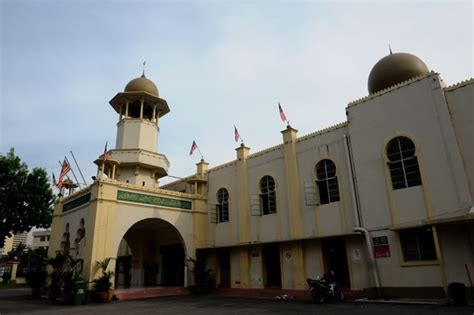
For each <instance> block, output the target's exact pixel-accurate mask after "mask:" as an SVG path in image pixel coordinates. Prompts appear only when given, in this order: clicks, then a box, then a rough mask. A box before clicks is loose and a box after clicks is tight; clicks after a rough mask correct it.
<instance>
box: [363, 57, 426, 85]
mask: <svg viewBox="0 0 474 315" xmlns="http://www.w3.org/2000/svg"><path fill="white" fill-rule="evenodd" d="M429 72H430V71H429V69H428V67H427V66H426V64H425V63H424V62H423V60H421V59H420V58H418V57H417V56H414V55H412V54H407V53H395V54H390V55H388V56H385V57H383V58H382V59H380V60H379V61H378V62H377V63H376V64H375V66H374V67H373V68H372V70H371V71H370V74H369V80H368V88H369V93H370V94H372V93H375V92H378V91H381V90H383V89H386V88H388V87H391V86H394V85H396V84H398V83H401V82H403V81H406V80H408V79H411V78H414V77H418V76H420V75H424V74H428V73H429Z"/></svg>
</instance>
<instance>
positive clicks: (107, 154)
mask: <svg viewBox="0 0 474 315" xmlns="http://www.w3.org/2000/svg"><path fill="white" fill-rule="evenodd" d="M107 143H108V141H106V142H105V148H104V154H102V163H105V161H107V159H108V158H109V153H108V152H107Z"/></svg>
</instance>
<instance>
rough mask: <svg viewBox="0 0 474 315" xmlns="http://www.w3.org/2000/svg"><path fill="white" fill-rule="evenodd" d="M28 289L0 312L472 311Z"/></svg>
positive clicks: (386, 314)
mask: <svg viewBox="0 0 474 315" xmlns="http://www.w3.org/2000/svg"><path fill="white" fill-rule="evenodd" d="M29 293H30V291H29V290H25V289H15V290H0V314H1V315H3V314H14V313H16V314H18V313H34V314H101V315H106V314H114V315H123V314H151V313H155V314H173V315H177V314H188V315H198V314H239V315H250V314H318V315H326V314H327V315H329V314H331V315H338V314H361V315H370V314H377V315H378V314H383V315H401V314H416V315H423V314H429V315H436V314H443V315H444V314H469V315H473V314H474V307H448V306H430V305H392V304H389V305H387V304H366V303H355V302H343V303H331V304H324V305H314V304H312V303H309V302H305V301H298V300H273V299H249V298H231V297H224V296H215V295H199V296H196V295H186V296H178V297H162V298H154V299H146V300H135V301H114V302H111V303H108V304H87V305H84V306H65V305H61V304H60V303H59V302H50V301H48V300H33V299H31V298H30V297H29V296H28V295H29Z"/></svg>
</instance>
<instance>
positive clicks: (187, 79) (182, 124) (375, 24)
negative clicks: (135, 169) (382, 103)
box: [0, 0, 473, 183]
mask: <svg viewBox="0 0 474 315" xmlns="http://www.w3.org/2000/svg"><path fill="white" fill-rule="evenodd" d="M0 3H1V7H0V8H1V31H0V32H1V39H0V40H1V42H0V43H1V47H0V53H1V78H0V93H1V103H0V106H1V108H0V115H1V117H0V122H1V126H0V127H1V129H0V144H1V146H0V151H1V153H2V154H5V153H6V152H7V151H8V149H9V148H10V147H14V148H15V150H16V153H17V154H18V155H19V156H20V157H21V158H22V159H23V160H24V161H25V162H26V163H27V164H28V165H29V166H30V167H34V166H39V167H44V168H46V169H47V170H48V172H49V174H51V171H54V172H55V173H56V175H57V174H58V173H59V165H58V160H62V159H63V158H64V155H68V157H69V159H70V160H71V161H72V159H71V158H70V155H69V150H73V151H74V153H75V155H76V157H77V159H78V162H79V164H80V166H81V168H82V169H83V172H84V173H85V176H86V179H87V180H88V182H90V177H91V175H95V172H96V168H95V166H94V164H93V160H95V159H96V158H97V157H98V156H99V155H100V154H101V153H102V151H103V148H104V144H105V142H106V141H108V142H109V148H112V147H114V144H115V137H116V123H117V120H118V115H117V114H116V113H115V111H114V110H113V109H112V107H111V106H110V105H109V104H108V102H109V100H110V99H111V98H112V97H113V96H114V95H115V94H116V93H118V92H120V91H122V90H123V88H124V87H125V85H126V84H127V82H128V81H130V80H131V79H133V78H135V77H137V76H139V75H140V74H141V70H142V62H143V61H144V60H146V63H147V66H146V75H147V77H148V78H150V79H151V80H153V81H154V82H155V83H156V85H157V86H158V89H159V91H160V96H161V97H162V98H164V99H166V100H167V101H168V104H169V106H170V108H171V112H170V113H169V114H167V115H166V116H164V117H163V118H162V119H161V121H160V136H159V141H158V151H159V152H160V153H163V154H165V155H166V156H167V157H168V159H169V160H170V163H171V166H170V170H169V173H170V174H171V175H174V176H181V177H182V176H187V175H190V174H192V173H193V172H195V163H196V162H198V161H199V159H200V157H199V155H198V154H196V153H195V154H194V155H193V156H189V154H188V153H189V149H190V147H191V143H192V141H193V140H195V141H196V142H197V144H198V146H199V148H200V149H201V151H202V153H203V154H204V157H205V159H206V160H207V161H208V162H209V163H210V167H213V166H217V165H219V164H222V163H225V162H228V161H230V160H233V159H235V150H234V149H235V148H236V147H237V144H236V143H235V142H234V134H233V132H234V131H233V125H234V124H235V125H236V126H237V128H238V129H239V132H240V134H241V136H242V137H243V138H244V140H245V144H246V145H247V146H249V147H250V148H251V153H252V152H257V151H259V150H262V149H265V148H267V147H269V146H273V145H276V144H279V143H281V141H282V140H281V134H280V131H281V130H282V129H283V128H284V127H285V124H283V123H282V122H281V121H280V119H279V115H278V102H281V104H282V107H283V109H284V111H285V113H286V116H287V117H288V119H289V120H290V122H291V125H292V126H293V127H294V128H296V129H298V130H299V135H300V136H303V135H305V134H308V133H311V132H313V131H316V130H318V129H322V128H326V127H329V126H331V125H333V124H336V123H339V122H342V121H344V120H345V107H346V106H347V104H348V103H349V102H350V101H352V100H355V99H358V98H361V97H364V96H366V95H367V77H368V74H369V72H370V70H371V68H372V66H373V65H374V64H375V63H376V62H377V61H378V60H379V59H380V58H382V57H383V56H385V55H386V54H388V45H389V44H391V46H392V49H393V51H394V52H410V53H413V54H415V55H417V56H418V57H420V58H421V59H423V60H424V61H425V63H426V64H427V65H428V67H429V68H430V69H432V70H434V71H437V72H439V73H441V76H442V78H443V79H444V81H445V82H446V83H447V84H448V85H450V84H454V83H456V82H458V81H462V80H465V79H468V78H470V77H472V76H473V75H472V73H473V4H472V2H470V1H468V2H453V1H450V2H449V3H448V2H417V3H412V2H338V3H334V2H317V1H313V2H302V1H284V2H278V1H256V0H255V1H180V2H174V1H141V2H136V1H6V0H0ZM162 182H163V183H164V182H166V180H163V181H162Z"/></svg>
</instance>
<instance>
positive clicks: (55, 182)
mask: <svg viewBox="0 0 474 315" xmlns="http://www.w3.org/2000/svg"><path fill="white" fill-rule="evenodd" d="M53 186H54V187H59V186H58V182H57V181H56V176H54V173H53Z"/></svg>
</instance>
